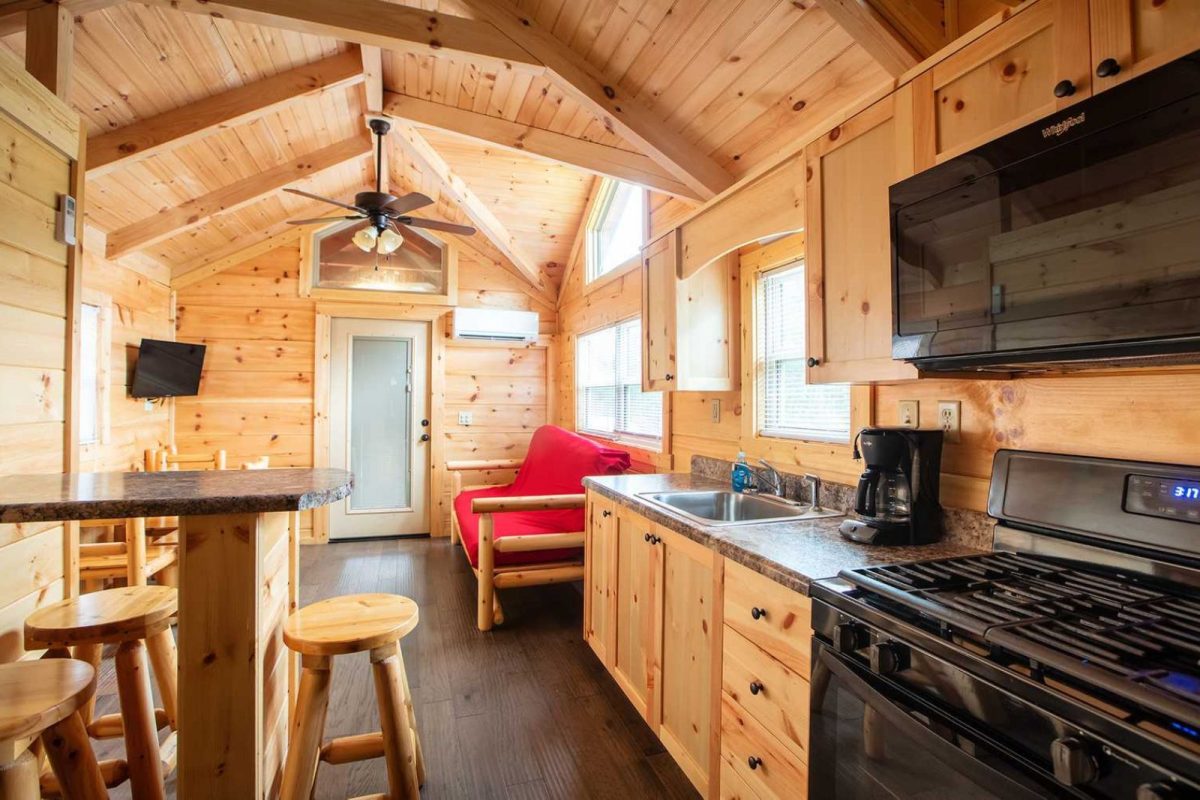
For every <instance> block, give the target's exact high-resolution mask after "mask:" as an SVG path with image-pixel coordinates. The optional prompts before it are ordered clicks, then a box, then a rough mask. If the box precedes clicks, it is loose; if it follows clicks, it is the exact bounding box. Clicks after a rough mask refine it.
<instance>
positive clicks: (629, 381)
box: [575, 319, 662, 441]
mask: <svg viewBox="0 0 1200 800" xmlns="http://www.w3.org/2000/svg"><path fill="white" fill-rule="evenodd" d="M575 374H576V379H575V388H576V391H575V397H576V414H577V419H576V426H577V427H578V429H579V430H581V431H584V432H586V433H592V434H597V435H600V436H606V437H610V438H635V439H649V440H653V441H660V440H661V439H662V393H661V392H643V391H642V323H641V320H640V319H631V320H627V321H625V322H621V323H618V324H616V325H611V326H609V327H607V328H601V329H600V330H596V331H592V332H591V333H586V334H583V335H582V336H580V337H579V339H578V341H577V345H576V360H575Z"/></svg>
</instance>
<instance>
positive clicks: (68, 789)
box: [33, 712, 108, 800]
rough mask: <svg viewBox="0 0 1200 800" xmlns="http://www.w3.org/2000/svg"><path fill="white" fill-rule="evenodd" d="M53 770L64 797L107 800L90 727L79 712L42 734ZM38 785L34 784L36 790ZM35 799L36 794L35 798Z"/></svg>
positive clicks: (74, 799)
mask: <svg viewBox="0 0 1200 800" xmlns="http://www.w3.org/2000/svg"><path fill="white" fill-rule="evenodd" d="M42 744H43V745H44V746H45V748H46V757H47V758H49V759H50V767H51V768H52V769H53V770H54V776H55V777H56V778H58V785H59V786H60V787H61V788H62V796H63V797H67V798H70V800H106V798H107V797H108V788H107V787H105V785H104V776H103V775H101V774H100V765H99V764H98V763H96V755H95V753H93V752H92V743H91V741H90V740H89V739H88V734H87V727H86V726H85V725H84V724H83V719H82V718H81V717H80V716H79V713H78V712H76V713H74V714H72V715H71V716H69V717H67V718H66V719H64V720H63V721H62V722H59V723H57V724H55V725H51V726H50V727H49V728H47V729H46V730H45V731H43V732H42ZM36 784H37V782H36V781H35V782H34V785H35V787H36ZM33 796H34V797H36V796H37V794H35V795H33Z"/></svg>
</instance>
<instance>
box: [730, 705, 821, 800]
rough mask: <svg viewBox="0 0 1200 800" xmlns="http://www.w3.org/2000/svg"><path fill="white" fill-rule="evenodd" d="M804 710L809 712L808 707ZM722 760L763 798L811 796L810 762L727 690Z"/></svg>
mask: <svg viewBox="0 0 1200 800" xmlns="http://www.w3.org/2000/svg"><path fill="white" fill-rule="evenodd" d="M802 714H803V715H804V716H807V714H808V709H807V708H805V709H803V710H802ZM721 762H722V771H724V770H725V768H726V765H727V766H728V768H729V769H731V770H732V771H733V772H734V773H736V774H737V776H738V778H740V779H741V780H742V781H743V782H744V783H745V784H746V786H748V787H749V788H750V791H752V792H753V793H754V795H755V796H756V797H758V798H760V800H774V798H779V799H780V800H801V799H802V798H806V797H808V766H807V765H806V764H805V763H804V762H803V761H801V760H800V759H798V758H796V757H795V756H793V755H792V753H791V751H790V750H789V749H788V748H787V747H786V746H785V745H784V744H783V742H781V741H779V740H778V739H777V738H775V735H774V734H773V733H771V732H770V731H768V730H767V729H766V728H764V727H763V726H762V725H761V724H760V723H759V722H758V720H756V719H755V718H754V717H752V716H751V715H750V714H747V713H746V712H745V710H743V709H742V707H741V706H739V705H738V703H737V701H736V700H734V699H733V698H732V697H730V696H729V695H728V694H726V693H724V692H722V693H721ZM752 764H753V766H751V765H752Z"/></svg>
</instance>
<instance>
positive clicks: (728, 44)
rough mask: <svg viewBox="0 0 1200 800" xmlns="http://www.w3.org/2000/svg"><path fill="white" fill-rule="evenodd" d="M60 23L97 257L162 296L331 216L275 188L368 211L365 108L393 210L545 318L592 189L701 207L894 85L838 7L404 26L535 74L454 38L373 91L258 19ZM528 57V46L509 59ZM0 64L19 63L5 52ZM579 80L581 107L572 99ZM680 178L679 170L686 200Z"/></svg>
mask: <svg viewBox="0 0 1200 800" xmlns="http://www.w3.org/2000/svg"><path fill="white" fill-rule="evenodd" d="M9 1H10V2H11V1H12V0H9ZM22 1H23V0H17V2H22ZM966 1H967V0H963V2H966ZM971 1H972V2H973V3H974V6H979V5H980V4H981V3H982V4H987V3H991V2H992V0H971ZM67 2H76V3H80V5H78V6H76V8H77V9H78V15H77V16H76V17H75V24H74V31H75V33H74V45H73V48H74V58H75V62H74V77H73V83H72V88H71V90H70V93H69V96H68V99H69V101H70V102H71V103H72V104H73V105H74V106H75V107H76V108H77V109H78V110H79V111H80V113H81V114H82V116H83V117H84V119H85V120H86V122H87V126H88V130H89V140H90V142H91V143H92V145H93V146H89V154H91V153H96V154H97V158H98V159H99V161H100V162H104V161H105V160H107V159H108V158H110V157H111V158H119V159H120V160H117V161H114V162H113V163H111V164H103V165H102V166H101V168H99V169H96V170H90V171H89V181H88V186H87V192H88V196H87V202H86V204H85V209H86V213H87V215H88V219H89V221H90V222H91V223H92V224H94V225H95V226H96V227H98V228H100V229H101V230H104V231H106V232H107V233H108V234H109V249H110V252H111V253H113V254H114V256H119V257H129V256H130V255H133V256H135V257H150V258H153V259H155V260H157V261H160V262H161V263H163V264H165V265H167V266H168V267H170V268H171V269H172V270H173V272H174V273H175V274H176V275H179V274H183V273H186V272H187V271H190V270H193V269H196V268H198V267H202V266H204V265H205V264H206V263H208V262H211V261H213V260H215V259H217V258H220V257H221V256H223V255H227V254H229V253H231V252H234V251H236V250H237V249H238V248H240V247H244V246H247V245H250V244H253V243H256V242H258V241H260V240H261V239H262V238H264V237H266V236H269V235H276V234H279V233H282V232H285V231H286V230H287V226H286V220H287V219H288V218H293V217H306V216H314V215H323V214H325V213H326V212H327V211H329V212H332V211H334V209H332V207H329V208H325V207H322V206H319V205H316V204H314V203H312V202H311V201H308V200H305V199H303V198H299V197H296V196H293V195H289V194H286V193H283V192H282V191H278V189H281V188H282V186H283V185H285V184H286V185H290V186H295V187H298V188H303V189H305V190H307V191H311V192H315V193H318V194H323V195H328V196H332V197H335V198H340V199H350V198H351V197H352V196H353V194H354V193H355V192H357V191H360V190H362V189H365V188H367V187H368V186H369V185H370V184H371V183H372V182H373V181H374V165H373V162H372V160H371V159H370V158H368V157H366V145H365V144H364V139H363V137H364V135H365V131H364V118H365V115H366V114H367V113H368V112H369V111H378V110H379V109H378V108H375V107H373V106H375V105H377V104H380V103H382V107H383V108H384V109H386V110H388V111H390V112H395V113H397V114H402V115H404V116H405V117H406V118H407V119H411V120H413V123H414V127H412V128H408V127H407V125H401V126H400V128H399V129H400V130H402V131H409V133H402V134H399V135H398V134H395V133H394V134H393V135H392V136H390V137H389V138H388V140H387V142H388V168H387V170H386V174H387V178H388V179H389V181H390V187H391V191H392V192H393V193H397V194H398V193H401V192H404V191H421V192H424V193H426V194H428V195H429V196H430V197H431V198H433V199H434V200H435V204H434V206H432V207H430V208H429V209H426V210H423V211H422V212H420V213H425V211H428V212H429V213H428V215H429V216H436V217H439V218H442V219H446V220H450V221H454V222H465V223H468V224H474V225H476V227H479V228H481V233H480V234H477V235H476V236H475V237H471V239H470V241H469V244H470V246H471V247H472V248H473V249H474V250H475V251H476V252H477V254H478V255H479V256H480V257H482V258H484V259H487V260H491V261H494V262H495V263H496V264H498V265H502V266H504V267H505V268H507V269H509V270H510V271H512V272H514V273H516V274H525V275H526V277H528V278H530V279H532V280H537V281H540V282H541V283H542V291H543V292H544V293H545V294H547V295H551V296H552V295H553V293H554V292H555V291H556V288H557V285H558V282H559V279H560V275H561V271H562V265H563V264H565V262H566V261H567V259H568V255H569V253H570V251H571V247H572V243H573V240H574V237H575V235H576V232H577V230H578V228H579V223H580V219H581V215H582V213H583V209H584V206H585V204H586V202H587V198H588V195H589V193H590V191H591V188H592V186H593V183H594V180H595V174H596V172H597V171H600V172H605V173H607V174H615V175H621V176H633V177H635V178H638V179H641V180H643V182H644V183H646V184H647V185H651V186H653V187H656V188H658V189H660V190H662V191H664V192H669V193H673V194H677V195H681V196H685V197H687V198H688V199H689V200H690V202H698V201H699V200H700V199H702V198H704V197H707V196H711V195H712V194H714V193H715V192H717V191H719V190H720V189H722V188H725V186H727V185H729V184H732V183H733V182H734V181H735V180H736V179H737V178H738V177H740V176H743V175H745V174H747V173H748V172H751V171H753V170H754V169H755V168H756V167H759V166H761V165H764V164H767V163H771V162H773V161H774V160H777V159H778V158H780V157H781V156H782V155H785V154H787V153H788V152H790V151H792V150H794V149H795V147H796V143H797V141H798V140H802V137H803V136H805V135H806V134H810V133H816V132H819V130H820V129H821V128H820V126H822V125H824V124H827V120H828V119H830V118H831V117H833V116H836V115H837V114H839V113H841V112H843V111H844V110H845V109H846V108H848V107H850V106H852V105H853V104H854V103H856V102H858V101H859V100H860V99H861V98H862V97H864V96H866V95H869V94H871V93H872V92H877V91H881V90H882V89H884V88H885V87H887V86H890V85H891V82H892V81H893V76H894V74H895V72H896V68H895V66H894V65H889V68H885V67H884V66H881V64H887V63H888V60H889V57H890V56H889V55H888V54H887V53H883V54H882V55H881V52H882V50H881V48H879V47H873V46H872V44H871V43H870V41H869V37H867V35H865V34H862V33H861V32H857V33H856V36H857V39H858V41H862V42H864V43H865V44H867V47H864V46H862V45H860V44H858V43H856V39H854V38H852V37H851V33H849V32H848V31H850V30H852V29H854V25H855V23H854V22H853V21H851V22H847V21H846V20H845V14H846V10H845V9H844V8H842V6H844V5H845V3H844V2H843V0H822V2H821V3H820V4H818V2H816V0H517V2H516V4H515V6H506V5H505V3H504V0H409V2H407V3H405V5H408V6H412V7H416V8H419V9H421V10H422V11H423V12H429V13H430V14H431V15H432V14H446V15H455V16H460V17H466V18H471V19H479V20H481V21H483V22H486V23H488V24H494V25H495V26H496V27H497V28H498V29H499V30H498V31H495V37H496V39H495V41H496V42H508V40H507V39H505V37H504V34H506V35H508V36H511V37H512V40H513V41H514V42H517V43H518V44H519V45H520V46H521V47H523V48H524V49H525V50H527V51H528V52H529V53H531V54H533V56H532V58H533V59H540V60H541V61H543V62H545V64H546V70H545V71H544V72H539V71H538V70H535V69H522V68H520V65H519V64H518V65H516V67H514V68H509V66H510V65H509V63H508V62H502V61H498V60H497V58H495V57H494V56H492V55H481V56H480V57H478V58H476V57H473V56H472V55H471V54H470V53H467V52H464V48H462V47H457V46H456V45H457V42H458V38H457V37H456V38H455V40H454V41H453V42H451V43H450V44H449V45H448V46H447V47H445V48H442V45H441V43H433V47H432V48H430V47H424V48H420V47H411V48H408V49H407V50H403V51H400V50H390V51H389V50H385V51H383V53H382V57H381V58H380V61H379V64H380V66H379V67H378V68H373V67H372V63H373V62H372V61H371V60H370V54H371V50H370V48H367V49H366V50H365V51H364V52H360V49H359V45H358V44H352V43H349V42H346V41H341V40H339V39H336V38H331V37H329V36H324V35H315V34H314V33H313V32H312V30H313V29H312V28H300V29H303V30H307V31H309V32H303V33H302V32H298V29H297V26H296V25H295V24H293V23H292V21H290V20H289V21H286V22H283V21H280V22H279V25H278V26H276V24H274V23H275V22H276V21H278V19H279V18H277V17H267V18H262V17H261V15H259V16H248V15H240V16H239V14H237V13H234V14H222V15H214V14H212V13H185V11H183V10H175V9H174V8H172V7H170V6H169V4H166V3H163V2H159V1H158V0H155V1H154V2H152V3H151V4H150V5H143V4H140V3H134V2H127V3H120V2H117V3H115V4H113V3H112V0H109V2H107V3H106V2H97V0H67ZM229 2H231V3H232V4H233V5H235V6H245V5H247V4H246V2H245V1H244V0H229ZM368 2H378V0H362V3H368ZM926 4H927V5H936V6H937V7H938V8H941V6H942V3H941V2H937V3H933V2H932V0H928V2H927V3H926ZM178 5H179V6H180V8H184V9H185V10H191V11H201V12H202V11H203V10H204V9H207V8H210V7H211V6H210V5H208V4H202V5H196V6H195V7H190V6H188V3H187V2H180V3H178ZM266 5H268V6H269V5H271V4H270V3H268V4H266ZM310 5H313V4H310ZM356 5H358V8H359V9H364V8H367V6H365V5H362V4H357V3H356ZM883 5H885V6H895V5H896V4H895V3H892V2H888V3H884V4H883ZM97 7H99V8H97ZM342 7H348V6H342ZM827 9H828V10H827ZM2 10H3V3H0V12H2ZM235 10H237V9H235ZM830 12H833V13H832V14H831V13H830ZM228 16H238V17H239V20H240V21H235V20H234V19H230V18H228ZM835 16H836V21H835ZM927 16H928V15H927ZM429 19H430V20H436V18H435V17H433V16H430V17H429ZM248 20H253V21H248ZM264 22H265V23H269V24H262V23H264ZM924 24H925V27H926V28H930V23H929V22H928V19H927V18H925V23H924ZM883 25H884V26H885V27H886V25H887V23H886V21H885V22H884V23H883ZM430 27H431V28H432V27H435V26H433V25H431V26H430ZM361 28H362V29H364V30H366V29H367V28H369V21H368V22H367V23H364V24H363V25H362V26H361ZM934 28H936V25H934ZM3 30H4V28H3V27H0V32H2V31H3ZM316 30H317V31H318V32H319V31H328V30H331V28H330V27H329V26H325V27H320V28H316ZM333 30H338V29H337V28H333ZM488 30H494V29H490V28H489V29H488ZM501 31H503V34H502V33H501ZM530 32H532V33H530ZM935 33H936V31H935ZM926 34H927V35H928V36H933V34H929V31H928V30H927V31H926ZM530 35H534V36H542V37H544V38H543V39H542V40H537V39H528V38H522V37H528V36H530ZM445 36H446V37H447V39H449V36H450V34H449V33H447V34H445ZM348 38H349V37H348ZM369 38H370V37H369V36H366V37H365V38H364V37H362V36H359V37H358V38H357V39H356V41H359V42H366V41H367V39H369ZM547 40H548V41H549V43H547ZM2 41H3V44H4V46H6V47H8V48H10V49H11V50H13V51H15V52H17V53H22V52H23V50H24V33H23V32H22V31H20V30H13V31H12V32H11V33H9V34H8V35H7V36H5V37H4V38H3V40H2ZM509 44H511V42H509ZM488 46H489V47H492V46H493V45H488ZM495 46H496V47H498V46H499V45H495ZM506 46H507V45H506ZM930 46H932V45H930ZM869 50H870V51H871V53H870V54H869V52H868V51H869ZM517 52H521V51H520V50H518V51H517ZM363 64H365V65H366V66H365V70H366V73H367V74H366V75H365V76H364V75H363V74H361V73H362V71H363V69H364V67H363V66H362V65H363ZM497 64H500V65H501V66H500V67H499V68H498V67H497ZM373 69H377V70H378V71H380V72H381V73H382V75H381V77H379V76H372V72H373ZM347 71H348V72H352V73H354V74H343V73H347ZM314 75H319V76H321V77H320V78H319V79H318V78H317V77H314ZM588 80H592V82H593V83H594V86H593V87H592V89H593V90H592V91H591V94H590V95H589V93H588V91H586V90H580V91H576V90H575V87H574V85H573V84H572V82H573V81H577V82H584V83H586V82H587V81H588ZM272 81H273V82H274V83H272ZM280 84H283V85H284V89H285V90H286V91H284V93H283V94H281V95H280V97H281V98H283V99H281V100H279V101H278V102H275V103H273V104H271V105H270V107H269V108H267V109H265V110H263V109H259V110H257V111H255V112H254V113H242V111H243V110H244V109H241V107H240V106H239V103H241V104H245V103H246V102H247V98H248V97H250V98H266V99H265V100H264V101H263V102H266V100H269V99H270V98H271V96H272V95H271V92H272V91H275V89H272V88H271V87H272V86H278V85H280ZM246 86H249V87H251V88H250V89H248V90H243V91H242V95H243V96H242V97H241V99H238V98H237V96H236V95H237V91H238V90H239V89H240V88H241V87H246ZM297 86H299V87H300V88H301V89H303V91H299V90H297V88H296V87H297ZM600 86H602V88H603V95H602V96H599V97H598V99H597V92H596V91H594V90H595V89H596V88H597V87H600ZM322 87H323V88H322ZM205 104H207V105H205ZM222 105H225V106H227V107H228V109H229V111H228V114H227V117H228V118H227V119H225V120H224V121H223V122H222V123H221V124H219V125H216V126H212V127H208V128H205V129H204V130H202V131H197V132H186V131H185V132H186V133H187V135H183V136H181V137H180V138H177V139H176V140H175V142H173V143H172V144H171V146H168V147H162V148H154V147H151V148H150V149H149V150H144V151H139V152H138V153H136V154H135V156H136V157H123V156H124V155H125V151H124V150H122V149H121V147H122V146H125V147H128V145H127V143H126V141H125V139H123V138H122V137H124V136H130V137H134V138H131V139H130V141H136V142H137V143H138V144H139V147H142V146H144V145H145V142H146V136H147V135H148V134H146V133H145V131H146V129H147V128H152V129H155V130H159V131H161V130H162V129H163V128H164V127H168V128H171V131H172V132H171V135H172V136H180V134H179V131H178V130H177V129H178V128H181V127H182V128H186V127H187V125H189V124H190V121H191V119H192V118H193V117H199V116H201V115H202V114H201V112H202V111H204V113H208V112H209V111H210V110H211V109H213V108H219V107H220V106H222ZM626 115H628V118H626ZM646 120H649V124H646ZM639 123H640V127H639ZM648 129H651V130H649V133H647V131H648ZM114 131H115V132H117V133H113V132H114ZM622 134H625V135H624V137H623V136H622ZM106 135H107V136H106ZM102 136H103V137H105V138H104V139H98V138H97V137H102ZM137 137H140V138H137ZM406 137H408V138H406ZM414 137H415V138H414ZM413 141H417V142H418V144H420V145H421V146H419V147H414V146H412V142H413ZM106 148H107V150H106ZM422 148H425V149H422ZM105 153H109V154H110V155H107V156H106V155H105ZM144 153H148V155H147V154H144ZM664 153H665V154H666V156H668V158H666V159H665V160H664V158H663V155H664ZM564 162H565V163H564ZM679 164H687V165H695V166H697V170H696V172H697V175H696V176H695V179H694V180H693V179H692V178H693V176H692V175H690V174H688V175H684V174H682V172H681V171H680V170H679V169H676V168H675V167H677V166H678V165H679ZM92 166H93V164H89V168H91V167H92ZM684 172H686V170H685V171H684ZM239 182H240V183H239ZM255 187H257V188H258V189H259V191H258V194H255V192H254V191H251V190H252V189H254V188H255ZM264 187H265V188H267V189H270V190H271V191H270V192H269V193H268V194H266V195H264V196H259V195H261V191H262V189H263V188H264ZM480 219H483V220H484V221H485V222H487V224H482V225H481V224H480ZM493 223H494V224H493ZM176 226H178V227H176ZM179 228H182V232H177V231H178V230H179ZM523 267H525V268H524V269H523ZM531 273H533V274H531ZM535 276H536V277H535Z"/></svg>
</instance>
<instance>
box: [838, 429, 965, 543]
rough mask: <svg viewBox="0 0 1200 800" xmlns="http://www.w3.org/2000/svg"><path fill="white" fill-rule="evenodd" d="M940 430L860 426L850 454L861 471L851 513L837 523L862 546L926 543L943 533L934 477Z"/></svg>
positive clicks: (938, 466)
mask: <svg viewBox="0 0 1200 800" xmlns="http://www.w3.org/2000/svg"><path fill="white" fill-rule="evenodd" d="M942 435H943V434H942V431H940V430H934V431H929V430H918V429H915V428H863V429H862V430H861V431H859V433H858V436H857V437H855V440H854V457H855V458H856V459H858V458H861V459H862V460H863V462H864V464H865V465H866V469H865V470H864V471H863V474H862V475H861V476H860V477H859V479H858V491H857V494H856V496H855V502H854V513H855V515H856V517H857V518H847V519H846V520H845V521H844V522H843V523H842V524H841V526H840V527H839V530H840V531H841V533H842V535H843V536H845V537H846V538H847V539H852V540H853V541H856V542H863V543H867V544H925V543H927V542H934V541H937V540H938V539H939V538H941V535H942V506H941V504H940V503H939V502H938V481H939V475H940V472H941V462H942Z"/></svg>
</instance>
